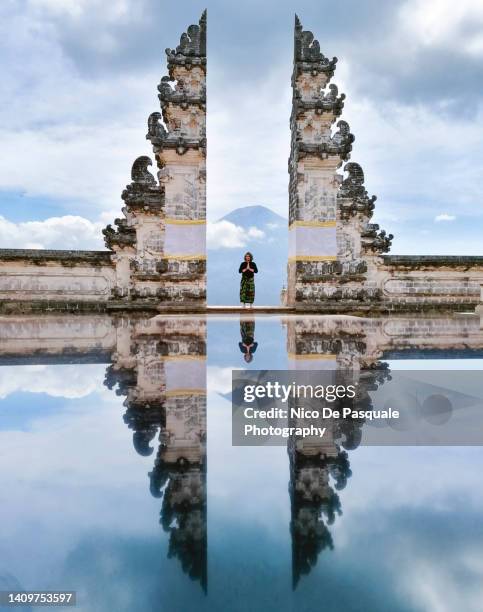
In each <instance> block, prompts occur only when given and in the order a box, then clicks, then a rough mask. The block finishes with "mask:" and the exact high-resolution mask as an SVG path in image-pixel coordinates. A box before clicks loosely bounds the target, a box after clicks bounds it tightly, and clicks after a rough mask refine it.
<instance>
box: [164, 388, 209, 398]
mask: <svg viewBox="0 0 483 612" xmlns="http://www.w3.org/2000/svg"><path fill="white" fill-rule="evenodd" d="M187 395H206V389H172V390H171V391H166V393H165V397H186V396H187Z"/></svg>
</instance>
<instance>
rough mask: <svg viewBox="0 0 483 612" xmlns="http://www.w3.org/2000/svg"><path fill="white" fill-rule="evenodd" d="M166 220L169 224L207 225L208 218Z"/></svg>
mask: <svg viewBox="0 0 483 612" xmlns="http://www.w3.org/2000/svg"><path fill="white" fill-rule="evenodd" d="M164 222H165V223H166V224H169V225H206V219H169V218H165V219H164Z"/></svg>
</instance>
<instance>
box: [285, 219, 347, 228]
mask: <svg viewBox="0 0 483 612" xmlns="http://www.w3.org/2000/svg"><path fill="white" fill-rule="evenodd" d="M336 225H337V222H336V221H294V222H293V223H291V224H290V225H289V226H288V229H289V230H291V229H292V228H293V227H336Z"/></svg>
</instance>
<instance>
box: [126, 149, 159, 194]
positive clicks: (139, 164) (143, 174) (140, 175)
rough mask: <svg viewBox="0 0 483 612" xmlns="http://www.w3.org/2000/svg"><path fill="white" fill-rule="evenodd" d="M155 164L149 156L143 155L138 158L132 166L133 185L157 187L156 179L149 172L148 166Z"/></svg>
mask: <svg viewBox="0 0 483 612" xmlns="http://www.w3.org/2000/svg"><path fill="white" fill-rule="evenodd" d="M152 165H153V162H152V161H151V159H150V158H149V157H148V156H147V155H141V157H138V158H137V159H136V160H135V162H134V163H133V165H132V169H131V179H132V181H133V183H138V184H141V185H149V186H151V185H156V179H155V178H154V176H153V175H152V174H151V172H149V170H148V166H152Z"/></svg>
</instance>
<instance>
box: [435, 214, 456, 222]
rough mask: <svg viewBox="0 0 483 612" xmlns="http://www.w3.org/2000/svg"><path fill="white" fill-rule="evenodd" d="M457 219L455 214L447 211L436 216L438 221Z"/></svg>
mask: <svg viewBox="0 0 483 612" xmlns="http://www.w3.org/2000/svg"><path fill="white" fill-rule="evenodd" d="M455 219H456V217H455V216H454V215H448V214H447V213H442V214H440V215H436V217H435V218H434V220H435V221H436V223H438V222H439V221H454V220H455Z"/></svg>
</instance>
